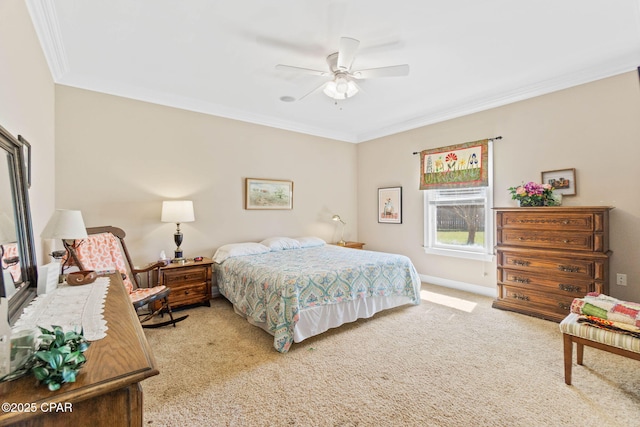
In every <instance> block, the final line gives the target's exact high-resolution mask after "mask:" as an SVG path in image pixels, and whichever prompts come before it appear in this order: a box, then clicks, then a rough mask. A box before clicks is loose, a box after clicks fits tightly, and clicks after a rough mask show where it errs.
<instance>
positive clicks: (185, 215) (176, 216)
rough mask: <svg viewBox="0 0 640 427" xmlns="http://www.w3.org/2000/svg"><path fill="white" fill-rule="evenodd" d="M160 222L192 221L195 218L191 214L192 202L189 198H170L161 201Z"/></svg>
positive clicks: (177, 222) (178, 222)
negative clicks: (169, 199) (170, 199)
mask: <svg viewBox="0 0 640 427" xmlns="http://www.w3.org/2000/svg"><path fill="white" fill-rule="evenodd" d="M160 220H161V221H162V222H175V223H176V224H180V223H183V222H193V221H195V220H196V218H195V215H194V214H193V202H192V201H191V200H172V201H165V202H162V217H161V219H160Z"/></svg>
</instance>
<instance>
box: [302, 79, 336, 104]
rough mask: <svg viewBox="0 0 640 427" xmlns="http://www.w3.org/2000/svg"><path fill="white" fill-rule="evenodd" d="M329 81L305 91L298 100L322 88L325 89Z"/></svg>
mask: <svg viewBox="0 0 640 427" xmlns="http://www.w3.org/2000/svg"><path fill="white" fill-rule="evenodd" d="M327 83H328V82H324V83H322V84H321V85H320V86H317V87H315V88H314V89H313V90H311V91H309V92H307V93H305V94H304V95H302V96H301V97H300V98H298V99H297V100H298V101H302V100H303V99H305V98H306V97H307V96H309V95H312V94H314V93H317V92H320V91H321V90H322V89H324V87H325V85H326V84H327Z"/></svg>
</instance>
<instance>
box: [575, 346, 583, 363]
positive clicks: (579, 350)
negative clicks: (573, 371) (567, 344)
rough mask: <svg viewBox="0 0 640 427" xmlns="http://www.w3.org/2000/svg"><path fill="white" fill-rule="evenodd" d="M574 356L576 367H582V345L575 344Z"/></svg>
mask: <svg viewBox="0 0 640 427" xmlns="http://www.w3.org/2000/svg"><path fill="white" fill-rule="evenodd" d="M576 354H577V356H578V360H577V361H578V365H582V356H583V355H584V344H581V343H579V342H578V343H576Z"/></svg>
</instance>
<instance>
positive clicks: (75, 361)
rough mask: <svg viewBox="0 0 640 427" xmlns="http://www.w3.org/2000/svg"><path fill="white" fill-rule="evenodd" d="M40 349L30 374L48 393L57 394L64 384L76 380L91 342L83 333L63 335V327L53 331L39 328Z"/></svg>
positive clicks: (54, 328) (55, 328)
mask: <svg viewBox="0 0 640 427" xmlns="http://www.w3.org/2000/svg"><path fill="white" fill-rule="evenodd" d="M40 332H42V335H40V340H41V342H40V346H39V349H38V351H36V352H35V353H34V355H33V357H34V361H33V366H31V369H30V370H31V372H32V373H33V375H34V376H35V377H36V378H37V379H38V381H40V383H42V384H46V385H47V386H48V387H49V390H51V391H55V390H58V389H59V388H60V386H61V385H62V384H64V383H72V382H75V381H76V376H77V374H78V371H79V370H80V368H81V367H82V365H84V364H85V362H86V361H87V359H86V357H85V356H84V352H85V351H86V350H87V349H88V348H89V342H88V341H87V340H86V339H85V338H84V335H83V334H82V331H81V332H76V331H69V332H64V331H63V330H62V328H61V327H60V326H53V330H52V331H50V330H48V329H45V328H40Z"/></svg>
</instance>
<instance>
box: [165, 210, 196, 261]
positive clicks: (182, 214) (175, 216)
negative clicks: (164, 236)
mask: <svg viewBox="0 0 640 427" xmlns="http://www.w3.org/2000/svg"><path fill="white" fill-rule="evenodd" d="M160 220H161V221H162V222H175V223H176V232H175V233H174V235H173V240H174V242H175V243H176V250H175V252H174V255H175V257H174V258H173V259H172V260H171V262H181V261H184V257H183V256H182V249H181V248H180V245H181V244H182V237H183V236H182V233H181V232H180V224H181V223H183V222H193V221H195V215H194V214H193V202H192V201H191V200H172V201H164V202H162V217H161V218H160Z"/></svg>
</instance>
